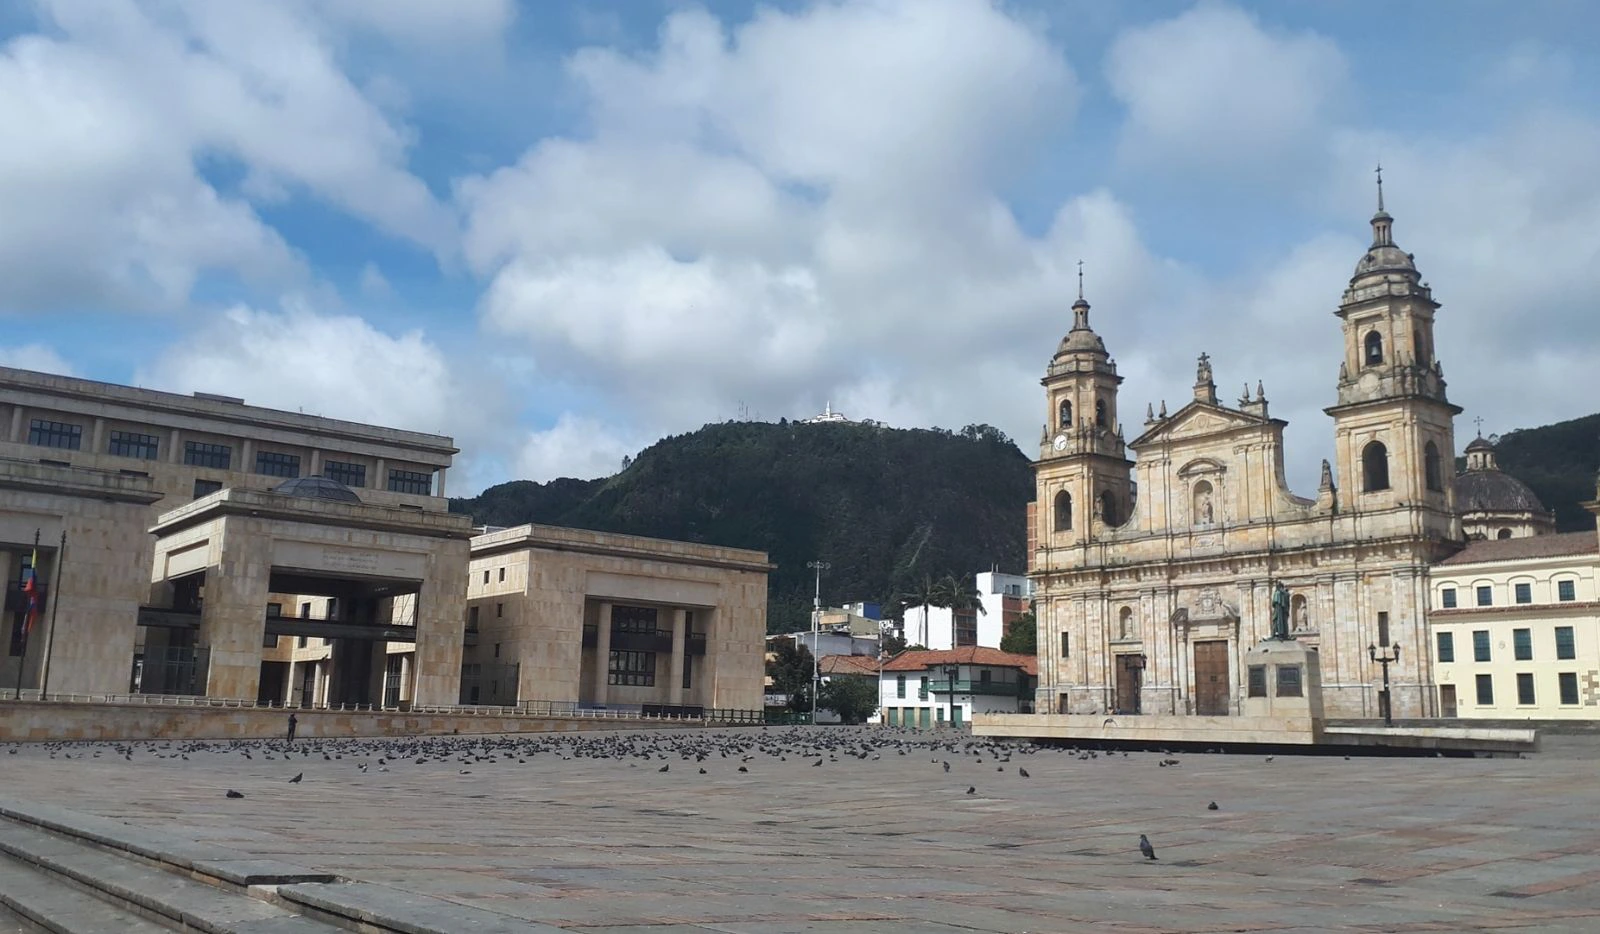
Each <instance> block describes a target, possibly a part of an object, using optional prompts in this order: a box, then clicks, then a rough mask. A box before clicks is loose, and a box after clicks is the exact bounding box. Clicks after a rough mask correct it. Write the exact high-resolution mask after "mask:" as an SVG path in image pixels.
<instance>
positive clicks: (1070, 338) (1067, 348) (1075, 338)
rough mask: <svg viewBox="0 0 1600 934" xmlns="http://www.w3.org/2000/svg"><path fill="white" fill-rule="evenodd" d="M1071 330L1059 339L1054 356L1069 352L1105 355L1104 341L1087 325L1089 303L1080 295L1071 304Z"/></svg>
mask: <svg viewBox="0 0 1600 934" xmlns="http://www.w3.org/2000/svg"><path fill="white" fill-rule="evenodd" d="M1072 318H1073V320H1072V330H1070V331H1068V332H1067V336H1066V337H1063V338H1062V339H1061V346H1059V347H1057V348H1056V356H1058V357H1059V356H1061V355H1063V354H1069V353H1094V354H1100V355H1101V356H1105V354H1106V342H1105V341H1103V340H1101V339H1100V335H1098V334H1096V333H1095V332H1094V329H1093V328H1091V327H1089V303H1088V302H1086V301H1084V300H1083V299H1082V298H1081V297H1080V298H1079V299H1078V300H1077V301H1076V302H1074V303H1073V305H1072Z"/></svg>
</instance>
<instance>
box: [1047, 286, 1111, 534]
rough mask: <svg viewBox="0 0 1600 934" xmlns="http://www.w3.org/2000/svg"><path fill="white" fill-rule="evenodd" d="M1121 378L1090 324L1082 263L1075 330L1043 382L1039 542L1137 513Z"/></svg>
mask: <svg viewBox="0 0 1600 934" xmlns="http://www.w3.org/2000/svg"><path fill="white" fill-rule="evenodd" d="M1121 382H1122V377H1120V376H1118V375H1117V364H1116V361H1114V360H1112V359H1111V356H1110V354H1108V353H1106V345H1105V342H1104V341H1102V340H1101V339H1100V335H1098V334H1096V333H1095V332H1094V330H1093V329H1092V328H1090V327H1089V303H1088V302H1087V301H1085V300H1084V298H1083V272H1082V269H1081V268H1080V270H1079V272H1078V300H1077V301H1076V302H1074V303H1073V305H1072V330H1070V331H1068V332H1067V336H1066V337H1064V338H1062V339H1061V344H1060V346H1059V347H1058V348H1057V349H1056V354H1055V356H1054V357H1053V358H1051V360H1050V365H1049V367H1048V368H1047V369H1046V370H1045V375H1044V379H1042V380H1040V383H1041V384H1042V385H1043V386H1044V390H1045V405H1046V407H1047V410H1046V415H1045V418H1046V421H1045V426H1044V431H1043V433H1042V436H1041V437H1040V439H1039V460H1038V462H1037V464H1036V465H1035V470H1034V477H1035V482H1036V484H1037V488H1036V490H1035V502H1036V503H1037V504H1038V505H1037V507H1035V508H1036V514H1035V522H1036V523H1037V527H1036V528H1035V530H1034V531H1035V536H1034V540H1035V542H1036V544H1037V546H1038V547H1040V548H1053V547H1060V546H1066V545H1075V544H1079V543H1082V542H1087V541H1092V540H1094V538H1095V536H1096V534H1097V533H1098V532H1099V531H1101V530H1103V529H1106V528H1112V527H1116V526H1119V525H1122V524H1123V523H1124V522H1127V521H1128V518H1129V516H1130V515H1131V514H1132V511H1133V495H1132V485H1131V475H1130V470H1131V468H1132V466H1133V464H1132V462H1131V461H1129V460H1128V457H1127V446H1126V445H1125V444H1124V443H1123V435H1122V424H1121V423H1120V422H1119V421H1118V420H1117V386H1118V385H1119V384H1120V383H1121Z"/></svg>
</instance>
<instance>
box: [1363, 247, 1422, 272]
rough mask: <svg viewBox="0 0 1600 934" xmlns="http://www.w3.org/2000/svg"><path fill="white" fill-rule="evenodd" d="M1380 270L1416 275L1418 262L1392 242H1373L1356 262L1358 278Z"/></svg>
mask: <svg viewBox="0 0 1600 934" xmlns="http://www.w3.org/2000/svg"><path fill="white" fill-rule="evenodd" d="M1379 272H1403V273H1411V274H1412V275H1416V273H1417V264H1416V261H1415V260H1413V259H1412V258H1411V254H1410V253H1407V252H1406V251H1405V250H1402V249H1400V248H1399V247H1397V246H1395V245H1394V244H1392V243H1385V244H1373V246H1372V248H1371V249H1369V250H1367V252H1366V253H1365V254H1364V255H1363V256H1362V257H1361V259H1360V260H1359V261H1358V262H1357V263H1356V278H1360V277H1362V276H1366V275H1371V274H1372V273H1379Z"/></svg>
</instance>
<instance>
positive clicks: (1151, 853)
mask: <svg viewBox="0 0 1600 934" xmlns="http://www.w3.org/2000/svg"><path fill="white" fill-rule="evenodd" d="M1139 852H1141V853H1143V854H1144V858H1145V859H1155V858H1156V848H1155V847H1153V846H1151V845H1150V838H1149V837H1146V836H1145V835H1144V834H1140V835H1139Z"/></svg>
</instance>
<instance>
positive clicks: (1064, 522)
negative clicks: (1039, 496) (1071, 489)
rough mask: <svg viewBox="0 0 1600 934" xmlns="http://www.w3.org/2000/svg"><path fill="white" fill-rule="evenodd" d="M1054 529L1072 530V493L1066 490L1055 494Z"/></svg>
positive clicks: (1061, 530)
mask: <svg viewBox="0 0 1600 934" xmlns="http://www.w3.org/2000/svg"><path fill="white" fill-rule="evenodd" d="M1056 531H1057V532H1070V531H1072V494H1071V493H1068V492H1067V491H1066V490H1062V491H1061V492H1060V493H1057V494H1056Z"/></svg>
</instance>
